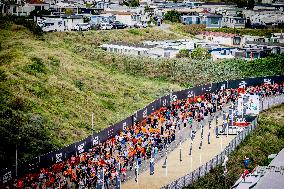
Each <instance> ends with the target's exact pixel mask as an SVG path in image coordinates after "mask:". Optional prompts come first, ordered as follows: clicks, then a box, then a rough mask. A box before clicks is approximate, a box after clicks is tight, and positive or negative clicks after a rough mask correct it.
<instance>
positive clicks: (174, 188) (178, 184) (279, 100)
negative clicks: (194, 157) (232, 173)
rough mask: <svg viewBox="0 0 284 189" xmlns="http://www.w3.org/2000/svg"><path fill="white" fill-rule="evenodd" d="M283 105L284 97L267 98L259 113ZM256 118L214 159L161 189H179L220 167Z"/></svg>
mask: <svg viewBox="0 0 284 189" xmlns="http://www.w3.org/2000/svg"><path fill="white" fill-rule="evenodd" d="M283 103H284V95H280V96H273V97H268V98H265V99H261V101H260V111H263V110H266V109H269V108H271V107H272V106H276V105H280V104H283ZM257 120H258V117H256V118H255V119H254V120H253V121H252V122H251V123H250V125H249V126H248V127H247V128H246V129H244V130H243V131H241V132H240V133H239V134H238V135H237V136H236V137H235V138H234V139H233V140H232V141H231V142H230V143H229V144H228V145H227V146H226V147H225V148H224V150H223V151H222V152H221V153H220V154H218V155H216V156H215V157H214V158H212V159H211V160H209V161H208V162H206V163H205V164H203V165H202V166H200V167H198V168H197V169H196V170H194V171H192V172H190V173H189V174H187V175H185V176H183V177H181V178H179V179H177V180H175V181H173V182H171V183H170V184H168V185H166V186H164V187H162V189H180V188H184V187H186V186H189V185H190V184H192V183H193V182H195V181H197V180H198V179H199V178H201V177H203V176H204V175H205V174H207V173H209V172H210V171H211V170H212V169H214V168H215V167H216V166H218V165H220V164H222V163H223V161H224V157H225V155H226V156H229V154H230V153H231V152H232V151H234V150H235V149H236V147H237V146H238V145H239V144H240V143H241V142H242V141H243V140H244V139H245V138H246V136H248V135H249V134H250V133H251V132H252V131H253V130H254V129H255V128H256V127H257Z"/></svg>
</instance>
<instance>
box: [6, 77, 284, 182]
mask: <svg viewBox="0 0 284 189" xmlns="http://www.w3.org/2000/svg"><path fill="white" fill-rule="evenodd" d="M282 82H284V76H268V77H258V78H246V79H238V80H229V81H223V82H218V83H211V84H206V85H202V86H197V87H193V88H189V89H185V90H182V91H176V92H173V93H171V94H168V95H166V96H163V97H160V98H159V99H156V100H155V101H153V102H152V103H150V104H149V105H147V106H145V107H144V108H142V109H140V110H138V111H136V112H135V113H134V114H133V115H131V116H129V117H127V118H125V119H124V120H122V121H120V122H119V123H117V124H114V125H112V126H110V127H108V128H106V129H104V130H102V131H101V132H99V133H94V134H93V135H91V136H89V137H87V138H86V139H84V140H81V141H78V142H76V143H74V144H71V145H69V146H66V147H64V148H62V149H58V150H56V151H52V152H49V153H47V154H44V155H41V156H38V157H36V158H34V159H33V160H31V161H29V162H23V163H20V164H19V165H18V173H17V174H18V175H17V176H18V177H22V176H23V175H25V174H27V173H29V172H31V171H36V170H38V169H40V168H47V167H51V166H52V165H53V164H56V163H60V162H62V161H66V160H67V159H69V158H70V157H71V156H72V155H78V154H81V153H83V152H87V151H88V150H89V149H91V148H92V147H94V146H97V145H98V144H99V143H102V142H105V141H106V140H108V139H110V138H112V137H114V136H115V135H116V134H117V133H119V132H121V131H123V130H125V129H126V128H127V127H129V126H131V125H134V123H135V122H136V121H141V120H143V119H145V118H147V117H148V116H149V115H151V114H152V113H154V112H155V111H156V110H158V109H160V108H161V107H166V106H169V105H170V102H172V101H176V100H177V99H187V98H194V97H196V96H199V95H202V94H204V93H213V92H216V91H219V90H224V89H228V88H232V89H236V88H238V87H246V86H256V85H260V84H263V83H267V84H274V83H282ZM185 139H186V137H181V140H185ZM178 142H179V141H175V143H178ZM175 145H176V144H173V145H172V146H173V147H172V148H170V150H171V149H174V146H175ZM164 154H165V151H164V152H162V154H161V155H160V158H161V157H162V156H163V155H164ZM0 176H1V177H0V186H1V184H5V183H7V182H9V181H11V180H12V179H14V178H16V172H15V166H13V167H10V168H7V169H5V170H2V171H1V173H0Z"/></svg>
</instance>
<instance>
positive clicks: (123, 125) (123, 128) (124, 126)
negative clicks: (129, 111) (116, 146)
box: [122, 122, 126, 131]
mask: <svg viewBox="0 0 284 189" xmlns="http://www.w3.org/2000/svg"><path fill="white" fill-rule="evenodd" d="M122 130H123V131H125V130H126V122H124V123H123V124H122Z"/></svg>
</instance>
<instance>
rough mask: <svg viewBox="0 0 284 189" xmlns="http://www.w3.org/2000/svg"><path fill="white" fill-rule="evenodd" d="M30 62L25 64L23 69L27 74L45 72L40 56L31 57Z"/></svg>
mask: <svg viewBox="0 0 284 189" xmlns="http://www.w3.org/2000/svg"><path fill="white" fill-rule="evenodd" d="M32 62H33V63H32V64H29V65H26V66H25V67H24V71H25V72H26V73H28V74H32V75H36V74H38V73H46V72H47V68H46V66H45V65H44V63H43V61H42V59H41V58H37V57H34V58H32Z"/></svg>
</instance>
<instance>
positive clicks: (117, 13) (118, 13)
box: [102, 11, 133, 15]
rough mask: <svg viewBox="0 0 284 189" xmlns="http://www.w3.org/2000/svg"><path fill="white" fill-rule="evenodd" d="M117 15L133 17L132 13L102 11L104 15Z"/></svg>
mask: <svg viewBox="0 0 284 189" xmlns="http://www.w3.org/2000/svg"><path fill="white" fill-rule="evenodd" d="M107 13H110V14H115V15H132V14H133V13H131V12H122V11H102V14H107Z"/></svg>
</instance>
